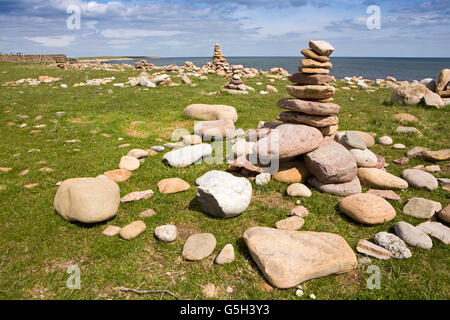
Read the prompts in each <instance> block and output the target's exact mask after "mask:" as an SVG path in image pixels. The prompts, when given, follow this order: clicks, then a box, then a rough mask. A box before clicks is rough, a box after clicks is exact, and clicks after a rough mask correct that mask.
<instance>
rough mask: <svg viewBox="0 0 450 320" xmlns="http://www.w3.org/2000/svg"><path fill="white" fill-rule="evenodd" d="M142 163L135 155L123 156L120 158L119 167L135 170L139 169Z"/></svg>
mask: <svg viewBox="0 0 450 320" xmlns="http://www.w3.org/2000/svg"><path fill="white" fill-rule="evenodd" d="M140 165H141V163H140V162H139V160H138V159H136V158H135V157H130V156H123V157H122V158H120V163H119V169H125V170H128V171H134V170H137V169H139V166H140Z"/></svg>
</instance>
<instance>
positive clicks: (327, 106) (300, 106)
mask: <svg viewBox="0 0 450 320" xmlns="http://www.w3.org/2000/svg"><path fill="white" fill-rule="evenodd" d="M278 107H279V108H281V109H286V110H290V111H295V112H302V113H306V114H311V115H319V116H327V115H334V114H338V113H339V109H340V107H339V105H337V104H335V103H331V102H319V101H308V100H299V99H288V98H282V99H280V100H278Z"/></svg>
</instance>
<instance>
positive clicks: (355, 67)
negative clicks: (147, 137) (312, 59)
mask: <svg viewBox="0 0 450 320" xmlns="http://www.w3.org/2000/svg"><path fill="white" fill-rule="evenodd" d="M227 60H228V62H229V63H230V64H242V65H244V66H245V67H252V68H257V69H262V70H269V69H270V68H273V67H281V68H284V69H286V70H287V71H289V72H290V73H295V72H298V71H297V68H298V66H299V64H300V60H301V58H300V57H227ZM136 61H138V60H122V61H113V62H111V63H129V64H134V63H135V62H136ZM148 61H149V62H150V63H154V64H156V65H158V66H165V65H170V64H176V65H179V66H182V65H184V62H185V61H192V62H193V63H194V64H195V65H197V66H203V65H204V64H205V63H207V62H209V61H211V57H185V58H160V59H149V60H148ZM331 62H332V63H333V68H332V70H331V74H332V75H334V76H336V77H337V78H339V79H342V78H344V77H347V76H348V77H351V76H362V77H364V78H366V79H372V80H373V79H376V78H386V77H387V76H392V77H394V78H396V79H397V80H407V81H412V80H421V79H424V78H434V79H436V80H437V78H438V76H439V73H440V72H441V70H442V69H444V68H450V58H343V57H337V58H332V59H331Z"/></svg>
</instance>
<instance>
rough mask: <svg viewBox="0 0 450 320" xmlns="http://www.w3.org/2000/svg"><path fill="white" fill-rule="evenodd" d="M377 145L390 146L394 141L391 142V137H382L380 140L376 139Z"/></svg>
mask: <svg viewBox="0 0 450 320" xmlns="http://www.w3.org/2000/svg"><path fill="white" fill-rule="evenodd" d="M377 141H378V143H379V144H382V145H384V146H390V145H391V144H392V143H393V142H394V141H393V140H392V138H391V137H388V136H383V137H381V138H378V140H377Z"/></svg>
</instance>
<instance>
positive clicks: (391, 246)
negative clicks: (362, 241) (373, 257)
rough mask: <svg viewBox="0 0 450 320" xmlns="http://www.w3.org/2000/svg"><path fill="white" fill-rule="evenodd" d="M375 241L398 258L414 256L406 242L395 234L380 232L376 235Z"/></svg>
mask: <svg viewBox="0 0 450 320" xmlns="http://www.w3.org/2000/svg"><path fill="white" fill-rule="evenodd" d="M374 241H375V243H376V244H378V245H379V246H381V247H383V248H385V249H387V250H389V251H390V252H391V253H392V254H393V255H394V257H395V258H397V259H408V258H411V256H412V254H411V251H410V250H409V249H408V248H407V247H406V244H405V242H404V241H403V240H402V239H400V238H399V237H397V236H396V235H395V234H392V233H388V232H379V233H377V234H376V235H375V237H374Z"/></svg>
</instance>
